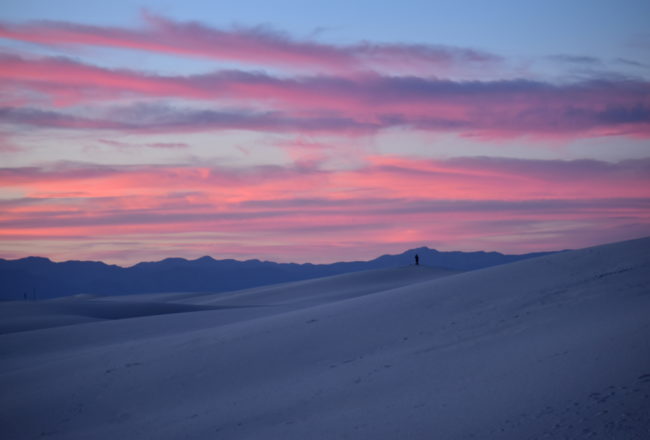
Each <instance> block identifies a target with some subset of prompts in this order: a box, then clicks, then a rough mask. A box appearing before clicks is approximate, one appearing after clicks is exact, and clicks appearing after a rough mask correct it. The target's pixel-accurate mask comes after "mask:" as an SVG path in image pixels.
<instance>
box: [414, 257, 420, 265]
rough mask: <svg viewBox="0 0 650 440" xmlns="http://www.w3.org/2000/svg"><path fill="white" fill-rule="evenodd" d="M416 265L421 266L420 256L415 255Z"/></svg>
mask: <svg viewBox="0 0 650 440" xmlns="http://www.w3.org/2000/svg"><path fill="white" fill-rule="evenodd" d="M415 265H416V266H419V265H420V256H419V255H418V254H415Z"/></svg>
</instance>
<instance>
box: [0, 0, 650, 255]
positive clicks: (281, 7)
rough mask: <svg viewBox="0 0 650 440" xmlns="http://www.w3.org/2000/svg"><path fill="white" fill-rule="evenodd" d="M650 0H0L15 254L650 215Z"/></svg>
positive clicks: (175, 251) (169, 250)
mask: <svg viewBox="0 0 650 440" xmlns="http://www.w3.org/2000/svg"><path fill="white" fill-rule="evenodd" d="M648 22H650V2H648V1H646V0H639V1H636V0H624V1H620V0H619V1H613V0H612V1H610V0H585V1H581V0H573V1H566V0H564V1H555V0H550V1H545V2H521V1H514V0H494V1H491V2H485V1H458V0H456V1H446V0H444V1H417V0H413V1H408V0H403V1H400V2H388V1H383V2H382V1H366V0H361V1H355V2H349V1H345V2H344V1H339V0H330V1H327V2H321V1H314V2H309V3H306V2H302V1H291V0H276V1H273V2H269V1H253V0H241V1H238V2H223V1H207V0H206V1H188V0H186V1H183V2H177V1H164V0H163V1H136V0H123V1H114V2H110V3H106V2H101V3H100V2H88V1H76V0H59V1H57V2H51V1H46V0H20V1H16V0H3V1H2V2H1V3H0V206H1V208H0V258H6V259H14V258H22V257H26V256H30V255H39V256H45V257H49V258H51V259H52V260H55V261H64V260H101V261H105V262H109V263H113V264H120V265H125V266H126V265H130V264H134V263H136V262H139V261H156V260H161V259H163V258H166V257H184V258H190V259H193V258H198V257H201V256H203V255H211V256H213V257H214V258H236V259H252V258H258V259H263V260H272V261H278V262H313V263H326V262H333V261H342V260H357V259H369V258H374V257H377V256H379V255H382V254H386V253H399V252H402V251H404V250H406V249H410V248H414V247H420V246H428V247H432V248H436V249H439V250H462V251H473V250H486V251H500V252H504V253H525V252H534V251H546V250H560V249H569V248H580V247H585V246H591V245H597V244H602V243H607V242H613V241H619V240H624V239H632V238H638V237H642V236H647V235H650V31H648V27H647V23H648Z"/></svg>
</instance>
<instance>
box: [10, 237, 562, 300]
mask: <svg viewBox="0 0 650 440" xmlns="http://www.w3.org/2000/svg"><path fill="white" fill-rule="evenodd" d="M551 253H553V252H538V253H529V254H521V255H505V254H501V253H498V252H483V251H479V252H440V251H437V250H435V249H429V248H427V247H421V248H417V249H410V250H408V251H406V252H403V253H401V254H399V255H383V256H381V257H379V258H375V259H373V260H370V261H351V262H337V263H331V264H311V263H304V264H296V263H275V262H271V261H260V260H246V261H238V260H233V259H226V260H215V259H214V258H212V257H208V256H205V257H201V258H198V259H196V260H186V259H184V258H167V259H164V260H161V261H157V262H143V263H138V264H135V265H134V266H131V267H121V266H117V265H109V264H106V263H103V262H97V261H65V262H53V261H51V260H49V259H47V258H43V257H27V258H22V259H18V260H4V259H0V299H1V300H16V299H50V298H55V297H60V296H68V295H78V294H95V295H126V294H137V293H154V292H208V291H209V292H224V291H230V290H238V289H245V288H250V287H257V286H263V285H268V284H276V283H283V282H289V281H299V280H306V279H311V278H319V277H325V276H331V275H338V274H343V273H349V272H358V271H363V270H371V269H385V268H391V267H399V266H407V265H410V264H413V262H414V257H415V254H418V255H419V257H420V263H421V264H422V265H426V266H430V267H437V268H441V269H448V270H455V271H467V270H474V269H481V268H485V267H490V266H496V265H500V264H506V263H511V262H514V261H517V260H524V259H528V258H533V257H538V256H543V255H547V254H551Z"/></svg>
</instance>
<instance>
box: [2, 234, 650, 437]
mask: <svg viewBox="0 0 650 440" xmlns="http://www.w3.org/2000/svg"><path fill="white" fill-rule="evenodd" d="M441 275H449V274H442V273H440V272H438V271H435V270H429V269H427V268H423V267H407V268H398V269H389V270H385V271H372V272H366V273H357V274H349V275H344V276H338V277H332V278H329V279H321V280H311V281H305V282H300V283H289V284H286V285H281V286H272V287H268V288H258V289H251V290H249V291H241V292H234V293H230V294H227V295H223V294H218V295H210V294H203V295H202V294H190V295H182V294H176V295H174V294H164V295H147V296H139V297H138V298H135V297H132V298H129V299H128V300H124V298H121V299H120V301H116V300H114V299H79V300H78V301H86V302H91V303H92V304H93V305H92V307H96V308H97V309H100V308H101V307H106V308H107V309H110V308H111V307H114V306H115V305H116V304H117V305H118V306H119V308H120V310H128V306H132V307H135V308H139V310H140V311H141V312H140V313H138V314H139V315H140V316H138V317H130V318H129V317H127V316H124V315H123V314H121V315H120V316H119V318H121V319H108V318H106V315H101V316H100V315H98V314H97V313H95V314H94V315H92V316H91V315H89V313H85V314H84V313H77V314H76V315H75V316H81V318H84V319H86V322H84V323H77V324H75V323H73V322H70V323H69V324H70V325H65V326H58V327H49V328H41V329H38V330H31V331H18V330H20V329H18V328H14V329H13V330H14V331H13V332H12V333H7V334H5V335H2V336H0V350H1V351H2V360H1V365H0V387H1V389H2V390H3V393H2V397H1V398H0V399H1V400H0V425H2V427H3V431H4V432H5V435H8V437H7V438H16V439H23V438H25V439H28V438H41V437H44V438H60V439H63V438H65V439H87V438H93V439H113V438H127V439H131V438H133V439H140V438H161V439H178V438H192V439H195V438H198V439H212V438H224V439H260V438H273V439H275V438H278V439H305V438H309V439H332V438H350V439H359V438H362V439H400V438H409V439H430V438H436V439H472V438H473V439H488V438H500V439H527V438H530V439H533V438H552V439H557V438H571V439H579V438H594V439H606V438H607V439H609V438H625V439H646V438H648V437H649V436H650V412H649V408H650V239H642V240H634V241H630V242H624V243H617V244H612V245H607V246H600V247H596V248H590V249H584V250H580V251H574V252H568V253H564V254H557V255H552V256H548V257H541V258H537V259H533V260H527V261H522V262H517V263H512V264H508V265H505V266H498V267H494V268H489V269H483V270H478V271H472V272H466V273H461V274H453V275H449V276H441ZM122 300H124V301H122ZM70 301H71V302H74V300H70ZM151 304H156V305H157V307H158V306H160V305H161V304H165V305H167V306H168V307H172V309H173V308H175V307H181V306H182V307H194V309H191V310H190V309H186V310H178V311H179V312H184V313H165V314H153V313H142V311H143V310H145V309H147V310H148V309H149V308H150V307H151V308H153V306H152V305H151ZM5 307H16V305H15V304H13V305H11V304H1V305H0V311H1V310H2V309H3V308H5ZM44 307H46V306H44ZM78 307H79V306H78ZM84 307H85V306H84ZM84 307H81V308H82V309H83V308H84ZM208 307H218V308H212V309H209V308H208ZM66 310H68V309H66ZM173 310H176V309H173ZM2 313H4V314H6V313H5V312H2ZM39 313H40V315H38V316H36V315H34V316H35V318H34V320H35V321H38V320H39V319H42V318H43V319H45V318H47V316H55V317H56V316H57V314H56V312H51V313H50V314H49V315H48V312H47V310H45V311H43V310H41V311H40V312H39ZM66 313H68V315H69V312H68V311H66ZM123 313H126V312H123ZM24 315H27V317H28V315H29V313H28V312H27V311H25V312H24ZM82 315H83V316H82ZM3 319H4V318H3ZM90 319H93V320H94V321H88V320H90Z"/></svg>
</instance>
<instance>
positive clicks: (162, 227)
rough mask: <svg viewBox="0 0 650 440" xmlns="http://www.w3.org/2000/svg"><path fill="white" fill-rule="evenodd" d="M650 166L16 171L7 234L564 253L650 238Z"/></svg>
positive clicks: (422, 164)
mask: <svg viewBox="0 0 650 440" xmlns="http://www.w3.org/2000/svg"><path fill="white" fill-rule="evenodd" d="M648 171H650V161H648V160H642V161H623V162H619V163H605V162H598V161H558V160H548V161H538V160H512V159H487V158H468V159H454V160H447V161H440V160H438V161H434V160H431V161H422V160H413V159H406V158H399V157H388V158H386V157H376V158H370V160H369V162H368V163H367V164H366V165H364V166H361V167H359V168H357V169H354V170H323V169H320V168H319V167H318V166H317V165H316V164H300V165H295V166H291V167H278V166H260V167H256V168H248V169H238V168H223V167H190V166H116V167H107V166H92V165H85V164H71V163H61V164H52V165H51V166H48V167H31V168H12V169H6V168H5V169H0V185H2V187H4V188H12V189H14V190H19V191H22V192H23V193H24V194H25V197H23V198H21V199H16V200H5V201H3V202H2V210H1V214H0V240H2V241H3V242H6V243H10V242H13V241H16V240H22V242H23V243H27V242H31V243H41V242H43V243H44V242H45V241H48V240H49V241H52V240H55V241H60V242H67V243H71V244H72V243H78V242H80V240H81V239H80V238H75V237H85V238H84V239H85V240H87V237H96V240H101V241H106V240H120V241H126V240H127V238H128V239H129V240H135V242H136V243H142V242H143V240H144V241H146V240H148V239H149V238H151V237H160V239H161V237H167V238H168V239H169V238H171V237H178V238H180V237H184V236H186V235H187V234H190V235H191V234H198V235H201V234H203V235H205V234H218V235H219V236H220V237H222V239H223V240H225V242H229V241H231V242H233V243H234V242H237V243H238V244H240V245H241V246H244V247H247V246H248V247H250V248H251V249H254V248H256V246H259V248H260V249H261V248H264V247H265V246H271V243H272V242H274V243H282V247H283V248H284V249H285V250H287V252H288V254H287V255H291V252H292V251H291V249H290V248H291V247H292V246H293V247H294V248H295V249H296V250H295V251H294V252H298V253H299V252H301V251H300V250H298V248H300V249H303V250H304V249H306V248H309V247H314V248H318V247H327V246H328V245H329V246H330V248H329V249H330V250H329V251H328V252H329V253H328V254H327V255H328V256H329V257H328V258H334V259H336V257H335V256H334V255H335V254H336V252H337V249H340V248H348V247H351V246H354V245H355V243H357V244H358V243H365V244H364V245H363V246H367V247H368V248H369V249H370V248H373V249H375V248H377V249H378V248H380V247H381V246H385V248H392V247H398V246H402V247H404V246H407V245H410V244H416V243H420V244H426V243H442V244H444V245H445V247H447V248H453V247H457V248H460V247H462V246H464V244H465V243H477V242H480V243H486V244H489V243H494V245H493V246H489V248H490V249H501V250H506V249H509V247H508V246H515V245H514V244H512V243H511V242H513V240H514V239H513V237H518V239H517V240H514V241H521V242H522V243H535V244H536V245H539V246H541V247H539V248H537V249H541V248H543V249H549V248H555V249H560V248H566V247H576V246H578V244H579V243H583V242H584V241H586V240H587V239H588V238H589V237H591V238H593V237H595V236H597V232H595V231H599V232H600V233H602V234H604V235H602V240H601V241H606V240H607V237H609V236H611V237H612V239H614V238H616V239H618V238H620V237H622V236H625V235H626V234H628V235H629V234H632V233H634V234H639V233H648V232H650V190H648V188H649V187H650V186H649V185H647V183H648V177H647V176H648V175H650V173H648ZM177 188H183V190H182V191H179V190H178V189H177ZM626 228H627V229H626ZM586 230H588V231H591V232H590V233H587V232H586ZM576 231H581V232H580V233H577V232H576ZM626 231H627V232H626ZM644 231H645V232H644ZM606 234H610V235H606ZM574 235H575V237H574ZM134 237H135V238H134ZM146 237H149V238H146ZM628 238H632V237H631V236H630V237H628ZM490 240H492V241H490ZM581 240H582V241H581ZM333 242H335V243H337V244H336V245H333V244H332V243H333ZM256 243H257V244H256ZM265 243H266V244H265ZM133 246H135V247H139V246H140V245H139V244H134V245H133ZM194 246H196V248H197V249H203V247H202V246H205V240H204V239H203V240H197V241H196V242H193V241H192V240H189V242H188V243H186V245H184V247H183V249H184V252H190V251H191V249H193V247H194ZM520 246H523V245H520ZM529 246H530V245H529ZM226 247H227V246H226ZM510 249H512V248H510ZM519 250H522V251H523V250H534V248H531V247H529V248H528V249H523V247H522V248H519ZM202 253H206V252H202ZM51 256H55V255H51ZM258 256H260V255H258ZM325 257H326V256H324V258H325Z"/></svg>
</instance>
